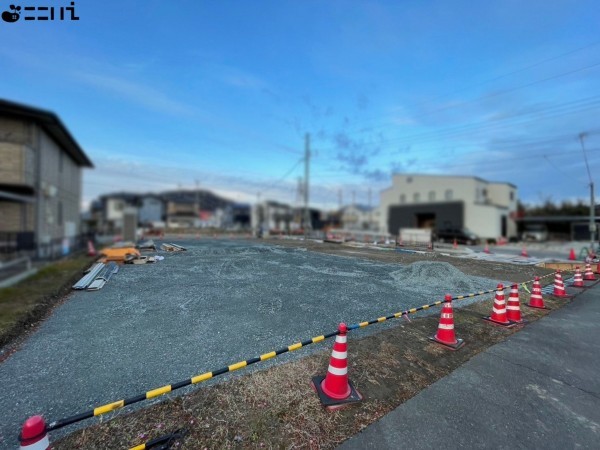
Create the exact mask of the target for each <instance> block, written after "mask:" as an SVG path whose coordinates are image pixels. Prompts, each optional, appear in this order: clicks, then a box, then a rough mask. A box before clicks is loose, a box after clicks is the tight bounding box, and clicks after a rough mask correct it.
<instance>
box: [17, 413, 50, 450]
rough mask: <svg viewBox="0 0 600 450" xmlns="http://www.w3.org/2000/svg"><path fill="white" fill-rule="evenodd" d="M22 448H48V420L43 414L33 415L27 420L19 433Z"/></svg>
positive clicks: (33, 449) (41, 449)
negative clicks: (45, 419) (46, 420)
mask: <svg viewBox="0 0 600 450" xmlns="http://www.w3.org/2000/svg"><path fill="white" fill-rule="evenodd" d="M19 442H20V444H21V445H20V447H19V449H20V450H47V449H49V448H50V440H49V439H48V433H47V432H46V422H45V421H44V418H43V417H42V416H33V417H30V418H29V419H27V420H26V421H25V423H24V424H23V428H22V429H21V434H20V435H19Z"/></svg>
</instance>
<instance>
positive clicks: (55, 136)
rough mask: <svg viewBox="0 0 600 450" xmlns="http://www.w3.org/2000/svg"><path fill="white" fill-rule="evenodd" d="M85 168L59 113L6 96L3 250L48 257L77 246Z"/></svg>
mask: <svg viewBox="0 0 600 450" xmlns="http://www.w3.org/2000/svg"><path fill="white" fill-rule="evenodd" d="M84 168H93V164H92V162H91V161H90V159H89V158H88V156H87V155H86V154H85V152H84V151H83V149H82V148H81V147H80V145H79V144H78V143H77V141H76V140H75V138H74V137H73V136H72V135H71V133H70V132H69V130H68V129H67V127H66V126H65V125H64V124H63V123H62V121H61V120H60V118H59V117H58V116H57V115H56V114H54V113H52V112H50V111H45V110H42V109H38V108H34V107H31V106H26V105H21V104H17V103H13V102H9V101H6V100H0V217H2V220H1V221H0V249H4V250H6V251H29V252H30V253H31V254H32V255H33V256H36V257H39V258H46V257H53V256H58V255H61V254H66V253H69V252H70V251H71V250H72V249H73V248H75V247H77V246H78V245H79V244H80V239H79V237H80V232H81V228H80V226H81V224H80V209H81V181H82V172H83V170H82V169H84Z"/></svg>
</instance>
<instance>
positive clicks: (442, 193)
mask: <svg viewBox="0 0 600 450" xmlns="http://www.w3.org/2000/svg"><path fill="white" fill-rule="evenodd" d="M379 210H380V216H379V219H380V222H379V225H380V229H381V230H387V231H388V232H389V233H391V234H394V235H396V234H397V233H398V230H399V229H400V228H432V229H435V230H440V229H444V228H468V229H469V230H471V231H473V232H474V233H476V234H477V235H479V237H481V238H486V239H489V238H499V237H506V238H511V237H516V236H517V226H516V223H515V220H514V218H515V215H516V211H517V187H516V186H515V185H513V184H510V183H495V182H489V181H486V180H483V179H481V178H478V177H470V176H451V175H422V174H394V175H393V176H392V186H391V187H389V188H388V189H385V190H383V191H382V192H381V195H380V206H379Z"/></svg>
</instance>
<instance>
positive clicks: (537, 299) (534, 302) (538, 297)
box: [527, 277, 549, 309]
mask: <svg viewBox="0 0 600 450" xmlns="http://www.w3.org/2000/svg"><path fill="white" fill-rule="evenodd" d="M527 306H529V307H530V308H538V309H549V308H546V305H544V298H543V297H542V286H541V285H540V277H535V279H534V280H533V288H532V289H531V297H530V298H529V303H528V304H527Z"/></svg>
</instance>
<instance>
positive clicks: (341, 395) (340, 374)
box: [312, 323, 362, 410]
mask: <svg viewBox="0 0 600 450" xmlns="http://www.w3.org/2000/svg"><path fill="white" fill-rule="evenodd" d="M338 331H339V334H338V335H337V336H336V337H335V343H334V344H333V351H332V352H331V359H330V360H329V368H328V369H327V375H326V376H324V377H313V379H312V385H313V388H314V389H315V390H316V391H317V394H318V395H319V399H320V400H321V403H322V404H323V406H325V407H326V408H327V409H330V410H332V409H338V408H341V407H343V406H344V405H346V404H347V403H354V402H358V401H360V400H362V395H361V394H360V393H359V392H358V391H357V390H356V389H355V388H354V386H353V385H352V382H351V381H350V380H349V379H348V361H347V358H348V345H347V343H346V339H347V336H346V334H347V333H348V327H347V326H346V324H345V323H340V325H339V327H338Z"/></svg>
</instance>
